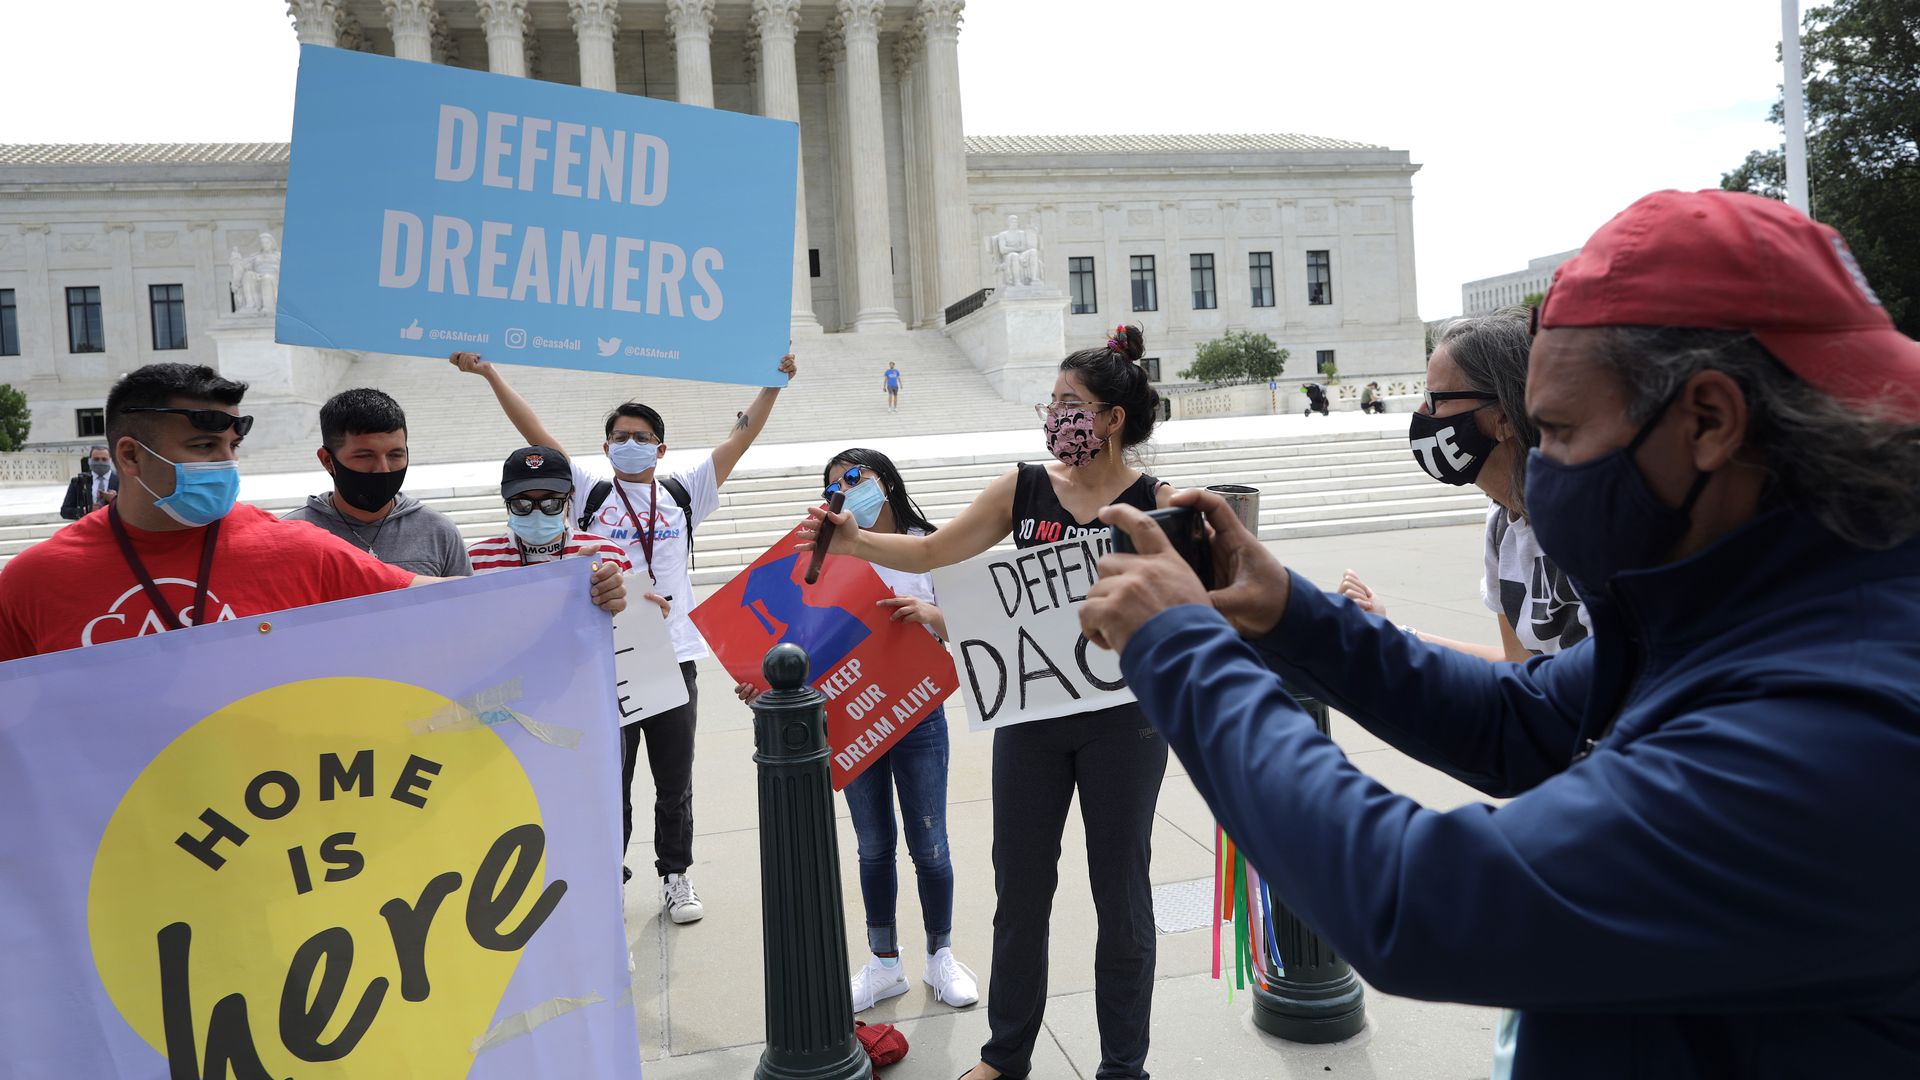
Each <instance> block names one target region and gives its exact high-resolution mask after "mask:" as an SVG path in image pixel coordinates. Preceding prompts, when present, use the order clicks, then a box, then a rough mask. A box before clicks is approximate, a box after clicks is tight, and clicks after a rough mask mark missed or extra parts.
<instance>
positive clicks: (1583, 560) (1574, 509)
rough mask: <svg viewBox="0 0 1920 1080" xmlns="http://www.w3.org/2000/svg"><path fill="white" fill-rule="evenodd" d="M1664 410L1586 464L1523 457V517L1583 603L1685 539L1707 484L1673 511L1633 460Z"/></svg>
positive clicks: (1703, 480)
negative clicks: (1629, 437) (1623, 441)
mask: <svg viewBox="0 0 1920 1080" xmlns="http://www.w3.org/2000/svg"><path fill="white" fill-rule="evenodd" d="M1672 403H1673V402H1672V400H1671V399H1669V401H1668V402H1667V405H1671V404H1672ZM1667 405H1663V406H1661V407H1660V411H1659V412H1657V413H1655V414H1654V415H1653V416H1652V418H1650V419H1649V420H1648V421H1647V422H1646V425H1645V426H1644V427H1642V428H1641V429H1640V432H1639V434H1637V435H1635V436H1634V437H1633V441H1632V442H1630V443H1628V444H1627V445H1625V446H1623V447H1621V448H1620V449H1618V450H1615V451H1614V452H1612V453H1610V454H1605V455H1602V456H1600V457H1597V458H1595V459H1593V460H1592V461H1587V462H1582V463H1581V464H1579V465H1562V464H1560V463H1559V462H1556V461H1554V460H1553V459H1551V458H1549V457H1547V456H1545V455H1544V454H1542V453H1540V451H1539V450H1537V449H1536V450H1533V451H1530V452H1529V453H1528V454H1527V519H1528V521H1529V522H1530V523H1531V524H1532V526H1533V536H1534V539H1535V540H1538V541H1539V542H1540V550H1541V551H1542V552H1543V553H1545V555H1546V556H1547V558H1549V559H1552V560H1553V564H1554V565H1555V566H1558V567H1559V568H1560V569H1562V570H1564V571H1566V573H1567V576H1568V577H1570V578H1572V579H1573V583H1574V585H1575V586H1576V587H1577V588H1578V589H1579V590H1580V594H1581V595H1582V596H1583V597H1589V598H1591V597H1593V596H1596V595H1599V594H1600V593H1601V591H1602V590H1604V589H1605V588H1606V586H1607V583H1608V582H1609V581H1612V580H1613V578H1614V576H1615V575H1617V574H1621V573H1625V572H1627V571H1629V570H1645V569H1648V568H1650V567H1654V566H1659V565H1661V564H1662V563H1663V562H1664V561H1665V560H1666V558H1667V554H1668V553H1669V552H1671V551H1672V550H1673V549H1674V547H1675V546H1676V545H1677V544H1679V543H1680V539H1681V538H1682V537H1684V536H1686V535H1687V529H1688V527H1689V526H1691V525H1692V523H1693V504H1694V503H1695V502H1696V501H1698V500H1699V498H1700V493H1701V492H1702V491H1703V490H1705V489H1706V486H1707V481H1708V480H1711V479H1713V474H1712V473H1710V472H1703V473H1701V474H1700V476H1699V478H1698V479H1696V480H1694V482H1693V487H1692V488H1690V489H1689V490H1688V491H1687V497H1686V498H1685V499H1683V500H1681V503H1680V508H1679V509H1677V510H1676V509H1674V508H1673V507H1670V506H1668V505H1666V504H1665V503H1663V502H1661V501H1660V500H1659V498H1658V497H1657V496H1655V495H1654V493H1653V489H1652V488H1650V487H1648V486H1647V478H1646V477H1645V476H1643V475H1642V474H1641V472H1640V467H1639V466H1638V465H1635V464H1634V462H1633V454H1634V451H1636V450H1638V449H1640V444H1641V443H1643V442H1645V441H1646V440H1647V436H1648V435H1650V434H1652V432H1653V429H1654V426H1655V425H1657V424H1658V423H1659V422H1660V418H1661V417H1662V416H1664V415H1666V411H1667Z"/></svg>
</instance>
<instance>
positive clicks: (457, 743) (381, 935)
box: [87, 678, 565, 1080]
mask: <svg viewBox="0 0 1920 1080" xmlns="http://www.w3.org/2000/svg"><path fill="white" fill-rule="evenodd" d="M503 715H504V714H496V715H493V716H489V717H488V718H487V719H488V720H489V721H491V720H494V719H498V718H501V716H503ZM241 834H244V839H239V837H240V835H241ZM543 845H544V834H543V833H542V832H541V818H540V807H539V803H538V801H537V800H536V798H535V796H534V790H533V785H532V783H531V782H530V781H529V780H528V778H527V775H526V772H525V771H524V770H523V769H522V768H521V766H520V763H519V761H518V760H517V759H516V758H515V757H514V755H513V752H512V750H510V749H509V748H508V747H507V745H506V744H505V742H503V741H502V740H501V739H500V738H499V736H497V735H496V734H495V733H494V732H493V731H491V730H489V729H488V728H487V726H485V724H483V723H482V722H481V721H480V720H478V719H476V718H475V717H474V715H473V714H472V713H469V712H466V711H465V710H462V709H459V708H457V707H455V706H454V705H453V703H452V702H450V701H448V700H447V699H446V698H443V697H441V696H440V695H438V694H434V693H432V692H430V691H427V690H423V689H421V688H419V687H416V686H410V685H407V684H405V683H399V682H390V681H386V680H382V679H365V678H331V679H312V680H307V681H304V682H297V683H289V684H287V685H285V686H279V687H275V688H274V689H271V690H265V691H262V692H260V693H257V694H253V695H251V696H249V697H246V698H243V699H241V700H239V701H236V702H234V703H233V704H231V705H228V706H226V707H225V708H223V709H220V710H219V711H217V712H215V713H213V714H212V715H210V716H208V717H206V718H205V719H203V720H201V721H200V722H198V723H196V724H195V725H194V726H193V727H191V728H189V729H188V730H187V731H185V732H184V733H182V734H181V735H180V736H179V737H178V738H176V739H175V740H174V741H173V742H172V743H170V744H169V745H168V746H167V747H166V748H165V749H163V750H162V751H160V753H159V754H158V755H156V756H155V757H154V759H153V761H152V762H150V763H149V764H148V765H147V767H146V768H145V769H144V770H143V771H142V772H141V774H140V775H139V777H138V778H136V779H135V780H134V782H133V784H132V786H130V787H129V788H128V789H127V792H126V794H125V796H124V797H123V798H122V799H121V801H120V805H119V807H118V808H117V809H116V810H115V811H114V814H113V818H112V820H110V821H109V822H108V823H107V828H106V832H105V834H104V835H103V836H102V837H101V840H100V849H99V851H98V852H97V853H96V854H95V857H94V863H93V878H92V882H91V885H90V887H89V891H88V897H87V928H88V933H89V935H90V937H91V939H92V945H93V957H94V965H95V967H96V968H97V969H98V971H99V973H100V980H101V982H102V983H103V984H104V985H105V986H106V989H107V993H108V994H109V995H110V996H111V997H112V999H113V1002H114V1005H115V1006H116V1007H117V1008H118V1009H119V1010H120V1014H121V1015H122V1016H123V1017H125V1018H126V1020H127V1022H128V1024H130V1025H131V1026H132V1027H133V1029H134V1030H135V1031H137V1032H138V1033H139V1034H140V1036H141V1037H142V1038H144V1039H145V1040H146V1041H147V1042H148V1043H149V1044H151V1045H152V1046H153V1048H154V1049H155V1050H158V1051H159V1052H160V1053H161V1054H162V1055H163V1056H167V1055H169V1054H171V1055H175V1056H177V1057H179V1058H180V1060H181V1061H182V1062H185V1061H187V1060H188V1059H189V1057H191V1060H192V1062H193V1064H192V1065H190V1066H189V1068H191V1069H192V1070H193V1073H192V1075H195V1076H198V1075H201V1071H200V1069H201V1066H202V1065H203V1064H206V1065H208V1066H209V1068H211V1067H212V1063H211V1061H210V1059H214V1060H217V1059H218V1057H219V1055H221V1054H228V1055H233V1057H234V1061H235V1062H236V1063H237V1064H239V1065H240V1071H239V1073H238V1075H246V1071H245V1068H244V1064H243V1063H247V1062H248V1061H249V1055H252V1057H253V1058H254V1059H257V1060H258V1061H259V1062H260V1063H261V1064H262V1065H263V1066H264V1067H265V1069H266V1071H267V1072H268V1073H270V1074H271V1075H272V1076H274V1077H287V1076H296V1075H297V1076H298V1077H300V1078H301V1080H313V1078H320V1077H343V1078H344V1077H367V1076H436V1077H440V1076H445V1077H457V1076H464V1075H466V1072H467V1070H468V1068H469V1067H470V1066H471V1064H472V1060H473V1044H474V1041H475V1040H476V1039H478V1038H479V1037H481V1036H482V1035H484V1034H485V1033H486V1031H487V1028H488V1025H489V1024H490V1023H491V1022H492V1018H493V1013H494V1009H495V1006H496V1005H497V1004H498V1002H499V999H500V995H501V993H502V992H503V991H504V990H505V989H506V986H507V982H508V980H509V979H511V978H512V976H513V971H514V967H515V965H516V964H517V963H518V962H519V957H520V949H521V947H523V946H524V944H525V942H524V940H520V941H515V940H513V938H514V931H515V930H516V929H518V930H520V931H523V932H530V931H529V928H537V927H538V925H539V924H540V923H541V922H543V921H544V920H545V918H546V917H547V915H550V914H551V913H552V904H553V903H557V902H558V900H559V899H560V894H562V893H564V891H565V885H564V883H560V882H555V883H554V884H553V885H552V886H551V887H549V886H547V885H546V884H545V865H544V859H543V858H542V856H541V853H542V852H543V851H544V846H543ZM216 863H217V864H218V866H217V868H216V866H215V865H214V864H216ZM523 864H526V865H523ZM516 896H517V900H516V899H514V898H515V897H516ZM163 984H164V989H163ZM235 995H237V997H236V996H235ZM170 1044H171V1045H170ZM221 1071H222V1072H223V1073H224V1072H225V1071H226V1070H225V1069H224V1068H222V1070H221Z"/></svg>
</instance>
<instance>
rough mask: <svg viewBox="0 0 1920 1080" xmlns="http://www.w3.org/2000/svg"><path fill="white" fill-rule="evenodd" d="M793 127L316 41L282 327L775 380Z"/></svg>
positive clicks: (379, 347) (414, 350) (298, 129)
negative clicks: (370, 53)
mask: <svg viewBox="0 0 1920 1080" xmlns="http://www.w3.org/2000/svg"><path fill="white" fill-rule="evenodd" d="M799 154H800V130H799V127H798V126H797V125H795V124H792V123H789V122H786V121H781V120H769V119H766V118H764V117H757V116H746V115H743V114H740V113H731V112H722V111H720V110H717V109H702V108H695V107H692V106H687V105H678V104H674V103H672V102H665V101H656V100H652V99H649V98H644V97H635V96H633V95H630V94H614V93H607V92H604V91H599V90H584V89H581V88H580V87H576V86H562V85H560V84H557V83H549V82H541V81H538V80H535V79H521V78H513V77H511V76H506V75H492V74H486V73H482V72H476V71H466V70H463V69H460V68H452V67H446V66H443V65H439V64H423V63H418V62H415V61H410V60H395V59H391V58H388V57H380V56H370V55H367V54H364V53H357V52H351V51H349V50H346V49H332V48H327V47H325V46H318V45H305V46H302V47H301V49H300V80H299V85H298V91H297V96H296V98H295V102H294V111H293V151H292V155H293V160H292V166H291V168H290V169H289V171H288V176H287V211H286V230H285V237H286V239H285V244H284V248H283V252H284V253H283V257H282V261H281V278H280V299H279V308H278V311H277V312H276V315H277V319H276V321H275V324H274V338H275V340H277V341H280V342H283V343H285V344H289V345H312V346H317V347H320V348H330V349H352V350H359V351H366V352H384V353H403V354H407V355H413V356H446V355H448V354H449V353H452V352H455V351H460V350H464V351H469V352H477V353H480V354H482V355H484V356H485V357H487V358H488V359H489V360H497V361H502V362H505V363H514V364H542V365H546V366H549V367H562V368H584V369H587V370H592V371H613V372H627V373H631V374H635V375H663V376H668V377H670V378H679V379H703V380H708V381H712V382H728V383H745V384H749V385H758V386H766V385H773V384H775V383H779V382H781V381H782V376H780V375H779V374H778V373H777V372H776V371H775V370H774V364H773V361H774V360H775V359H777V358H778V357H779V356H780V354H781V353H783V352H785V351H786V346H787V338H788V332H787V327H788V322H789V319H790V316H791V308H792V296H793V292H792V289H793V212H794V183H795V171H796V168H797V164H798V161H799Z"/></svg>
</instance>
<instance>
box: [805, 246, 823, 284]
mask: <svg viewBox="0 0 1920 1080" xmlns="http://www.w3.org/2000/svg"><path fill="white" fill-rule="evenodd" d="M807 276H808V277H819V276H820V249H819V248H808V249H807Z"/></svg>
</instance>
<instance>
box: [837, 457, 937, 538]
mask: <svg viewBox="0 0 1920 1080" xmlns="http://www.w3.org/2000/svg"><path fill="white" fill-rule="evenodd" d="M835 465H847V466H854V465H858V466H860V467H861V468H863V469H871V470H873V475H875V476H877V477H879V478H880V484H881V486H882V487H885V488H886V489H887V505H888V506H891V507H893V524H894V527H895V528H897V529H899V530H900V531H901V532H906V531H907V530H908V529H921V530H924V531H926V532H932V531H933V530H934V524H933V522H931V521H928V520H927V515H926V514H924V513H922V512H921V510H920V504H919V503H917V502H914V501H913V497H912V496H910V495H908V494H907V482H906V481H905V480H902V479H900V470H899V469H896V468H894V465H893V459H892V458H890V457H888V456H887V455H885V454H883V453H881V452H880V451H878V450H868V449H866V448H864V447H859V446H856V447H853V448H851V449H847V450H842V451H840V452H839V453H837V454H835V455H833V458H832V460H830V461H828V462H827V467H826V468H824V469H821V470H820V486H821V487H826V486H827V485H828V484H829V483H831V482H832V481H831V479H830V477H832V476H833V467H834V466H835Z"/></svg>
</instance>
